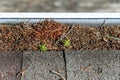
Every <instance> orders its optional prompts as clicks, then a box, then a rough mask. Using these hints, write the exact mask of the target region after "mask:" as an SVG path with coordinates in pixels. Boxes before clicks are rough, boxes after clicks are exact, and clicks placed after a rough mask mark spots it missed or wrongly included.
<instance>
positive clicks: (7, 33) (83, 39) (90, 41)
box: [0, 20, 120, 51]
mask: <svg viewBox="0 0 120 80" xmlns="http://www.w3.org/2000/svg"><path fill="white" fill-rule="evenodd" d="M28 25H29V27H28ZM28 25H27V27H25V25H24V23H20V24H17V25H15V26H12V25H10V26H7V25H2V26H0V51H12V50H17V51H19V50H22V51H25V50H33V51H36V50H38V46H39V44H41V43H44V44H46V45H47V48H48V50H61V47H60V46H63V44H61V43H60V42H59V43H57V44H56V45H57V46H54V43H55V42H56V41H59V39H60V38H61V36H64V35H65V33H67V32H69V33H68V34H67V35H65V37H66V38H68V39H70V41H71V47H70V48H67V49H75V50H93V49H95V50H103V49H105V50H113V49H114V50H119V49H120V27H119V26H105V25H104V26H102V27H91V26H81V25H71V26H74V27H72V28H70V26H69V25H67V24H62V23H58V22H55V21H52V20H45V21H42V22H38V23H31V24H29V23H28ZM64 49H66V48H64Z"/></svg>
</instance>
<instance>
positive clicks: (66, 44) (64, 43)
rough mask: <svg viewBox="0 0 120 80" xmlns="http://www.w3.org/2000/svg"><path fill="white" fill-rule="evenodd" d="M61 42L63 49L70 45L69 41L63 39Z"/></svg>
mask: <svg viewBox="0 0 120 80" xmlns="http://www.w3.org/2000/svg"><path fill="white" fill-rule="evenodd" d="M62 42H63V45H64V46H65V47H69V46H70V45H71V42H70V40H69V39H64V40H63V41H62Z"/></svg>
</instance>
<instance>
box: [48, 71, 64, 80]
mask: <svg viewBox="0 0 120 80" xmlns="http://www.w3.org/2000/svg"><path fill="white" fill-rule="evenodd" d="M50 72H51V73H53V74H56V75H58V76H59V77H60V78H61V79H62V80H66V79H65V78H64V77H63V76H62V75H61V74H60V73H58V72H56V71H50Z"/></svg>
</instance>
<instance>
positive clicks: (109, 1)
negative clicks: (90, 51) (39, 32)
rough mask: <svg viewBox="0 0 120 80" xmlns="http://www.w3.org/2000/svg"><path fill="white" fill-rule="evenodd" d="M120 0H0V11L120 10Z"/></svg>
mask: <svg viewBox="0 0 120 80" xmlns="http://www.w3.org/2000/svg"><path fill="white" fill-rule="evenodd" d="M119 5H120V0H0V12H3V11H6V12H18V11H20V12H120V6H119Z"/></svg>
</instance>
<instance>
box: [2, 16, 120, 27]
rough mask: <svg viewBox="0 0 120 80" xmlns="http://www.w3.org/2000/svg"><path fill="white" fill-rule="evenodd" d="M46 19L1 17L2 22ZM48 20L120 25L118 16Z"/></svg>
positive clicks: (32, 21)
mask: <svg viewBox="0 0 120 80" xmlns="http://www.w3.org/2000/svg"><path fill="white" fill-rule="evenodd" d="M44 20H46V18H16V19H15V18H0V24H2V23H19V22H30V23H34V22H39V21H44ZM48 20H54V21H56V22H60V23H65V24H73V25H101V24H102V23H103V22H104V21H105V25H120V19H118V18H117V19H116V18H97V19H96V18H74V19H73V18H48Z"/></svg>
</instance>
